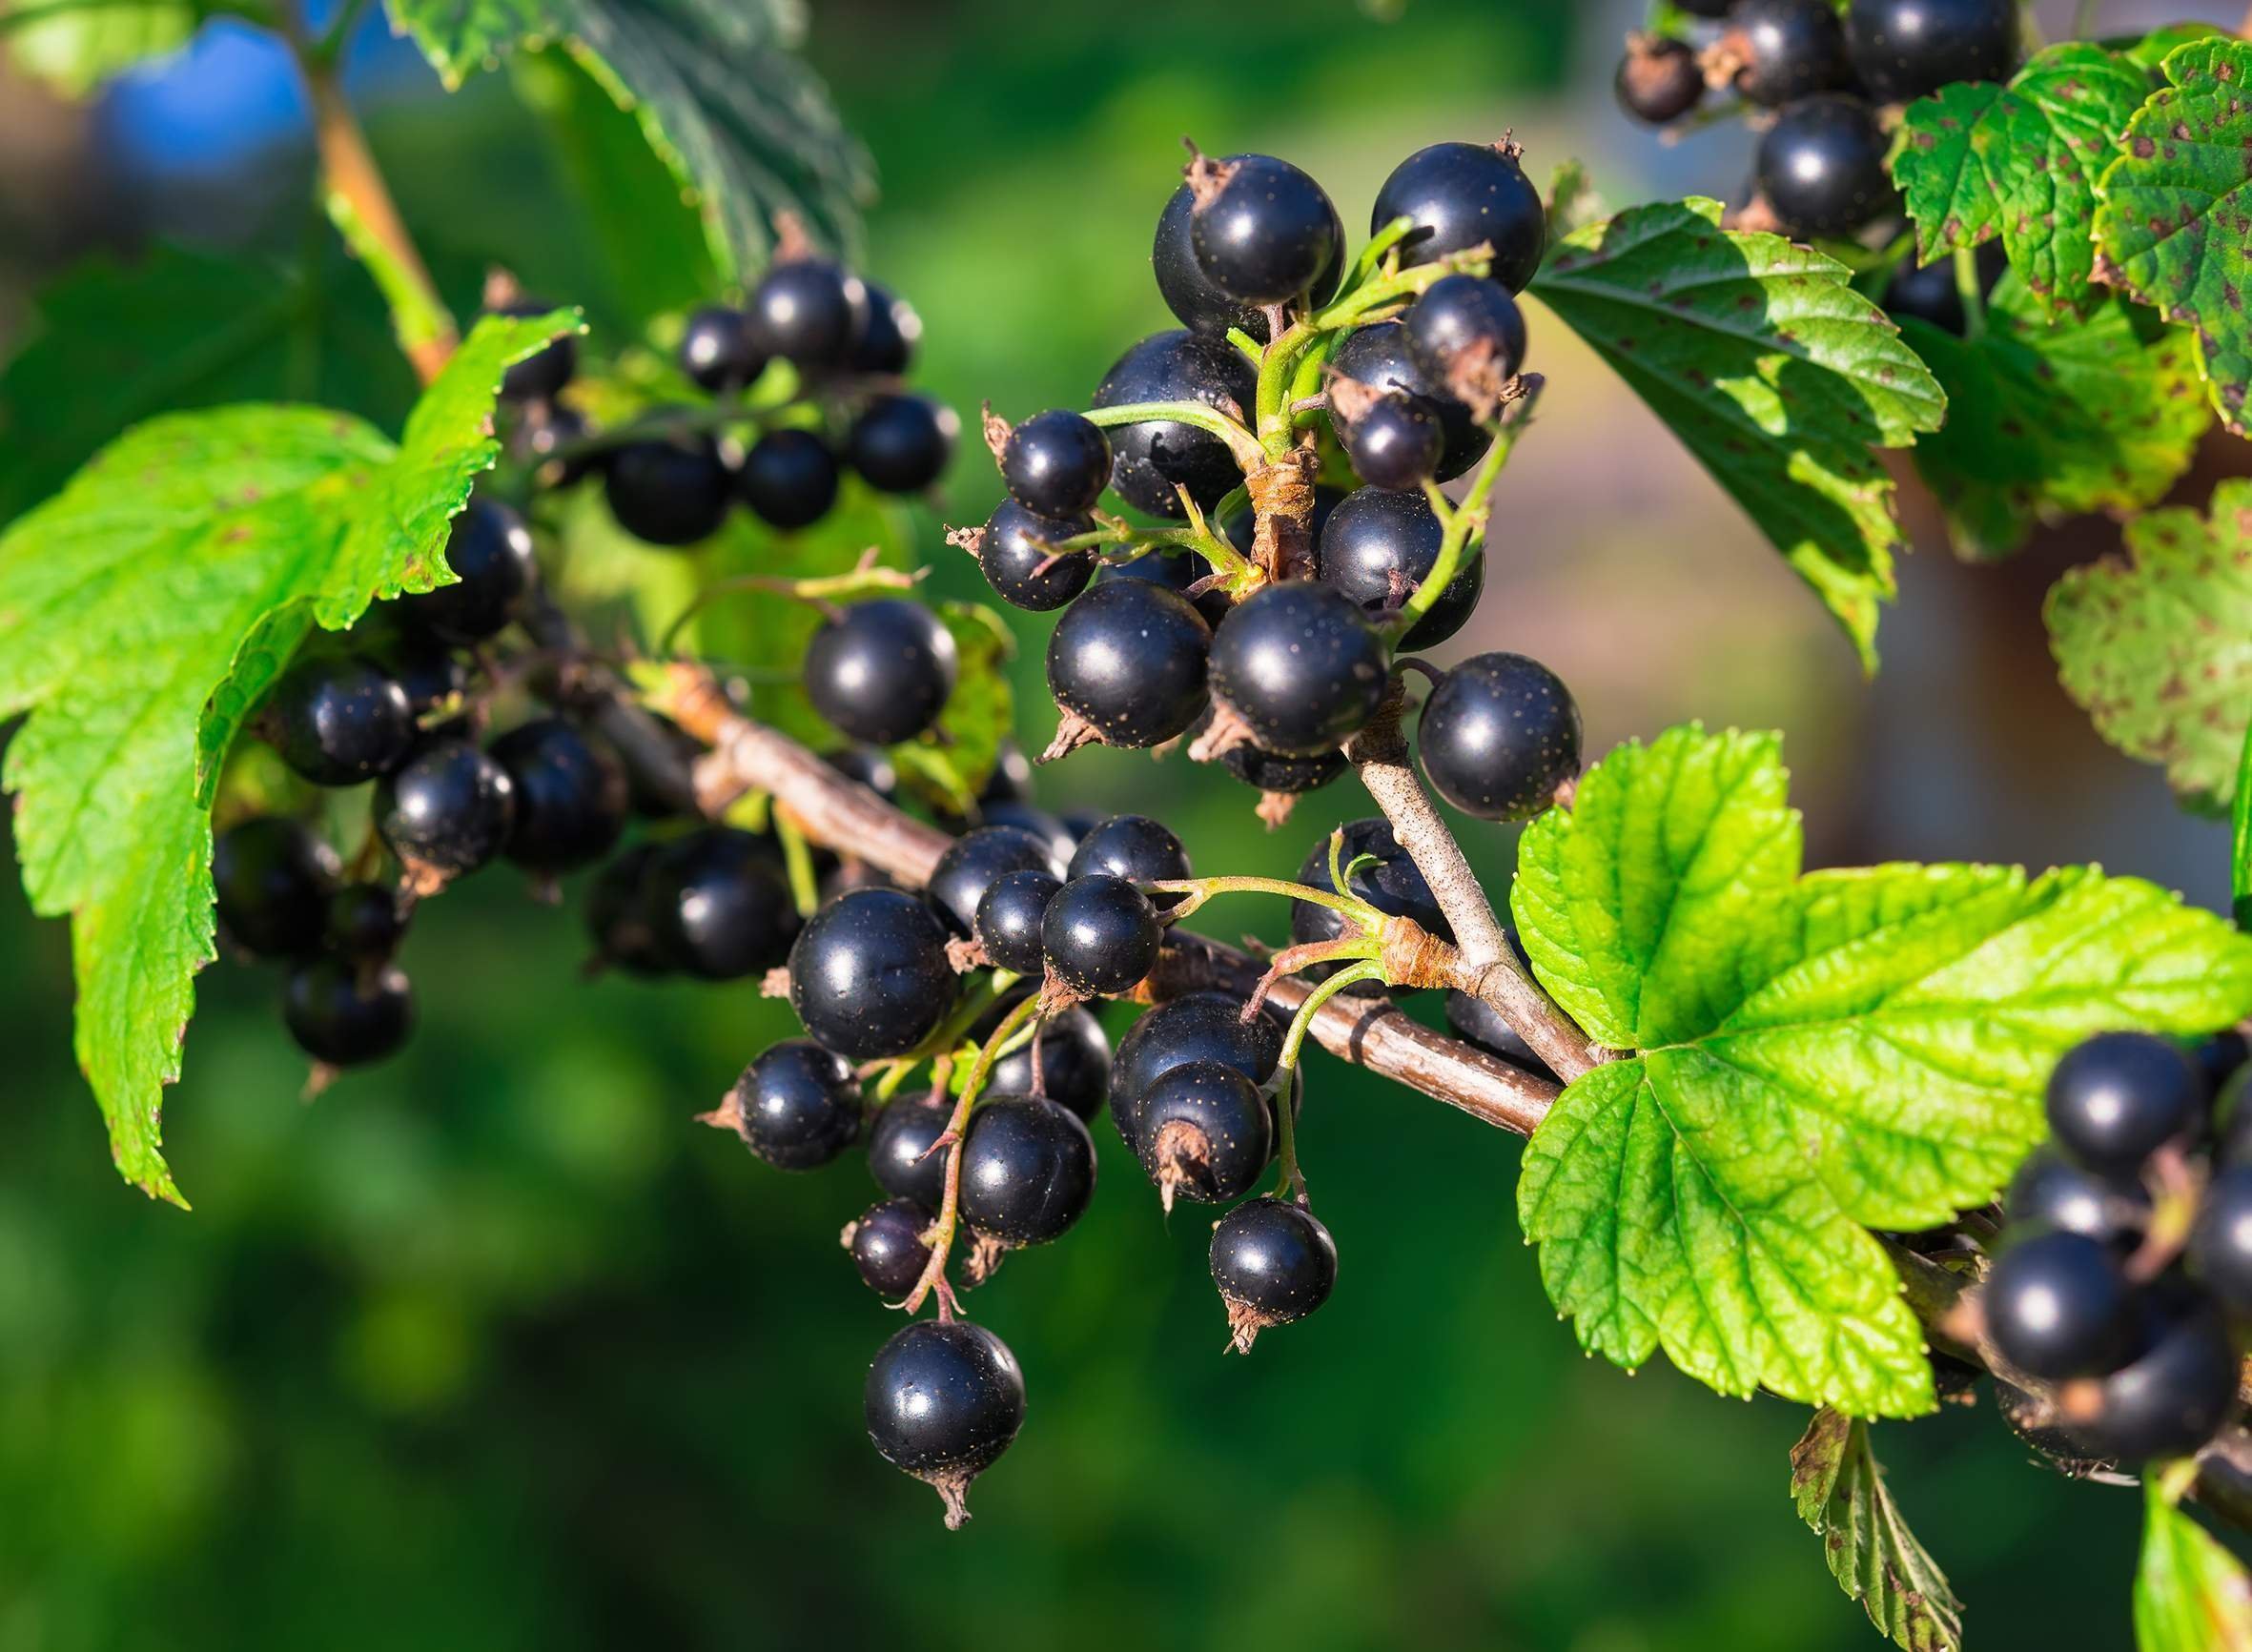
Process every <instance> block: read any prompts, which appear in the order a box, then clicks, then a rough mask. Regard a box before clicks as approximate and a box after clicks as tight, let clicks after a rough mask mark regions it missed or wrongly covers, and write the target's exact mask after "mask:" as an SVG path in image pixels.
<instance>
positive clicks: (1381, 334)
mask: <svg viewBox="0 0 2252 1652" xmlns="http://www.w3.org/2000/svg"><path fill="white" fill-rule="evenodd" d="M1329 364H1330V366H1331V367H1333V368H1335V369H1336V370H1337V372H1338V374H1339V376H1340V377H1345V378H1350V379H1352V380H1354V381H1355V382H1356V383H1360V384H1365V385H1367V386H1368V387H1369V388H1370V389H1371V390H1383V391H1391V392H1395V393H1397V394H1399V395H1402V396H1407V397H1412V398H1415V399H1416V400H1418V401H1420V402H1422V403H1423V405H1424V406H1425V407H1427V408H1429V409H1430V410H1431V412H1432V413H1433V414H1435V415H1436V416H1437V417H1438V419H1439V429H1440V433H1441V435H1442V436H1443V437H1444V438H1445V446H1444V447H1443V449H1442V450H1441V452H1440V455H1439V468H1438V470H1437V471H1436V472H1435V473H1434V474H1435V476H1436V477H1437V479H1439V480H1440V481H1451V480H1452V479H1454V478H1456V477H1458V476H1461V475H1462V474H1463V473H1464V471H1466V470H1468V469H1469V468H1470V467H1471V466H1472V465H1474V464H1476V463H1477V462H1478V461H1479V460H1480V459H1484V457H1485V450H1486V449H1487V448H1488V447H1490V446H1491V445H1492V444H1493V438H1492V437H1490V436H1488V435H1487V434H1486V433H1485V432H1484V430H1482V429H1480V428H1479V425H1478V420H1477V419H1476V418H1474V417H1472V415H1471V413H1470V410H1469V408H1467V407H1466V406H1464V404H1463V403H1462V402H1460V401H1458V400H1456V399H1455V398H1453V397H1451V396H1449V395H1447V393H1446V389H1445V386H1444V384H1443V382H1441V381H1440V380H1437V379H1434V378H1432V377H1430V376H1429V375H1428V374H1426V373H1424V371H1423V369H1422V368H1421V367H1419V366H1417V365H1416V360H1415V357H1413V356H1411V355H1409V354H1408V350H1407V329H1406V328H1404V327H1402V325H1401V324H1400V323H1399V322H1397V321H1379V322H1377V323H1376V324H1375V325H1374V326H1373V327H1362V328H1360V329H1359V330H1357V331H1356V332H1354V333H1352V334H1350V335H1349V336H1348V337H1346V339H1345V341H1344V342H1343V343H1342V344H1341V345H1339V346H1338V349H1337V354H1336V355H1334V356H1332V357H1330V358H1329ZM1329 422H1330V424H1331V426H1332V427H1333V428H1334V429H1335V430H1336V431H1337V437H1338V440H1339V441H1340V442H1341V443H1346V444H1349V443H1350V441H1351V438H1352V421H1351V419H1350V418H1349V417H1347V416H1345V415H1344V414H1343V413H1342V412H1341V409H1339V408H1338V407H1337V406H1336V405H1335V404H1334V402H1333V403H1332V405H1331V407H1330V410H1329ZM1315 516H1316V520H1315V523H1314V535H1315V537H1316V538H1317V539H1319V538H1320V535H1321V532H1322V523H1321V520H1320V517H1321V508H1320V502H1319V497H1318V496H1317V502H1316V504H1315Z"/></svg>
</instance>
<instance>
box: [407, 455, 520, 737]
mask: <svg viewBox="0 0 2252 1652" xmlns="http://www.w3.org/2000/svg"><path fill="white" fill-rule="evenodd" d="M445 563H446V566H447V567H449V568H451V569H452V570H453V571H454V575H455V579H454V582H453V583H452V584H450V585H440V586H439V587H438V588H437V589H436V590H432V591H423V592H421V593H420V594H419V595H416V596H412V597H408V598H406V599H405V600H404V602H403V603H402V604H401V611H402V612H403V614H404V615H405V617H406V618H407V619H408V620H410V621H412V622H414V624H416V625H418V626H420V628H421V629H422V630H423V631H426V632H427V633H429V634H430V635H431V636H432V637H435V638H437V639H438V640H439V641H440V642H449V643H452V644H454V645H456V646H461V645H462V644H466V643H470V642H483V641H484V640H485V639H486V638H487V637H490V636H492V635H493V634H494V633H495V632H496V631H499V630H500V629H501V628H502V626H504V625H506V624H507V623H508V622H509V621H511V620H513V619H514V618H515V617H516V612H517V609H518V608H519V607H520V606H522V602H523V600H524V598H525V597H526V596H527V595H528V594H529V593H530V591H531V589H532V587H533V586H534V585H536V584H538V583H539V582H540V562H539V559H538V556H537V555H536V554H535V552H534V550H533V546H532V530H531V529H530V528H529V527H527V526H525V524H524V520H523V518H522V517H521V516H518V515H517V514H516V512H514V511H512V510H510V509H509V508H508V507H507V506H506V505H504V504H500V503H497V502H496V501H494V500H487V499H473V500H470V501H469V507H468V508H467V509H466V510H464V511H463V512H462V513H461V515H460V516H458V517H456V518H455V519H454V525H453V527H452V528H451V529H450V530H448V532H447V535H446V541H445ZM418 709H426V708H420V707H419V708H418Z"/></svg>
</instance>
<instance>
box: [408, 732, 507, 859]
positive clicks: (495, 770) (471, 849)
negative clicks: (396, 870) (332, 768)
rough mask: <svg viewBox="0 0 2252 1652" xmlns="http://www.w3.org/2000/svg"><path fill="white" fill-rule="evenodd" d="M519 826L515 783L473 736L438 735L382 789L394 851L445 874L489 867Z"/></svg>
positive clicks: (409, 760)
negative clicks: (472, 740)
mask: <svg viewBox="0 0 2252 1652" xmlns="http://www.w3.org/2000/svg"><path fill="white" fill-rule="evenodd" d="M515 825H516V785H515V783H514V782H512V781H511V780H510V779H509V778H508V771H507V770H506V769H504V768H502V766H501V765H500V764H498V763H496V762H495V761H494V760H493V759H492V757H490V756H489V755H488V754H486V753H485V752H482V751H480V750H479V749H478V748H477V747H476V746H475V745H473V744H470V743H469V742H468V741H466V740H436V741H432V742H431V743H430V744H427V745H425V746H423V747H422V748H421V750H420V751H418V752H417V753H416V754H415V755H414V756H413V757H412V758H410V759H408V761H407V763H406V764H405V765H404V766H403V767H400V768H399V769H396V770H394V771H393V772H392V773H390V774H388V775H386V776H384V777H383V780H382V783H381V784H380V785H378V786H377V788H376V829H377V830H378V831H379V832H380V833H381V834H382V837H383V841H384V842H385V843H386V844H388V845H390V846H391V852H392V853H393V854H395V855H397V856H398V857H399V860H400V861H402V862H404V863H406V864H407V865H409V866H410V867H424V868H427V869H428V870H430V871H432V872H435V873H437V874H438V875H439V876H440V877H441V878H452V877H459V876H461V874H462V873H464V872H473V871H475V870H477V868H478V867H481V866H483V865H484V864H485V863H486V862H487V861H489V860H491V859H492V858H493V857H494V856H495V855H497V854H499V853H500V852H501V850H502V846H505V845H506V844H507V842H508V834H509V832H510V831H511V830H512V829H513V828H514V826H515Z"/></svg>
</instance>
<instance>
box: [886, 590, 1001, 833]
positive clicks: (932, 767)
mask: <svg viewBox="0 0 2252 1652" xmlns="http://www.w3.org/2000/svg"><path fill="white" fill-rule="evenodd" d="M938 617H939V618H940V619H941V620H943V621H944V622H946V628H947V630H948V631H949V632H950V633H952V636H953V640H954V652H955V655H956V657H957V659H958V661H959V670H958V671H957V673H956V675H955V678H954V689H953V692H952V694H950V695H948V696H947V700H946V709H945V710H944V711H943V712H941V713H940V714H939V717H938V727H937V729H936V731H935V735H934V736H932V735H926V736H924V737H923V738H922V739H920V740H915V741H911V742H909V743H908V744H905V745H895V746H893V747H891V761H892V762H893V764H894V765H897V767H898V769H899V772H900V775H901V777H902V778H903V779H905V780H907V781H908V782H909V783H910V784H911V785H914V787H915V789H916V790H918V791H920V792H922V793H923V794H924V795H925V796H926V797H928V798H929V799H930V800H931V801H932V803H933V804H935V805H936V806H938V807H940V808H943V809H946V810H948V811H949V812H951V813H953V814H956V815H969V814H972V813H973V812H974V811H975V809H976V807H977V794H978V793H979V792H981V791H983V790H984V789H985V783H986V782H987V781H989V780H991V779H992V778H993V765H994V764H995V763H996V762H998V761H999V759H1000V755H1001V746H1002V744H1003V743H1004V742H1006V741H1007V740H1008V738H1009V735H1010V731H1011V730H1012V729H1013V727H1014V726H1015V722H1016V704H1015V695H1014V694H1013V691H1012V690H1011V688H1010V686H1009V675H1008V671H1007V669H1006V667H1007V665H1008V663H1009V661H1010V658H1011V656H1013V654H1014V653H1015V652H1016V643H1015V641H1014V640H1013V638H1012V637H1011V635H1010V633H1009V627H1008V625H1007V623H1006V622H1004V621H1003V620H1002V619H1001V617H1000V616H999V615H998V614H995V613H994V612H993V610H992V609H991V608H987V607H984V606H982V605H981V604H979V603H976V602H941V603H939V604H938Z"/></svg>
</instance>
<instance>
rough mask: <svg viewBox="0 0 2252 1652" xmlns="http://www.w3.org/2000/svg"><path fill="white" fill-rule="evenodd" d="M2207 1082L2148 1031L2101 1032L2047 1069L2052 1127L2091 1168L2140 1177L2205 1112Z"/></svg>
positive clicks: (2068, 1149) (2068, 1148) (2061, 1143)
mask: <svg viewBox="0 0 2252 1652" xmlns="http://www.w3.org/2000/svg"><path fill="white" fill-rule="evenodd" d="M2205 1102H2206V1095H2205V1082H2204V1079H2203V1078H2202V1077H2201V1075H2200V1073H2199V1072H2198V1070H2197V1068H2196V1067H2195V1066H2194V1065H2192V1063H2191V1062H2190V1059H2189V1057H2188V1056H2186V1055H2184V1054H2182V1052H2181V1051H2180V1050H2179V1049H2177V1048H2176V1047H2175V1046H2174V1045H2172V1044H2169V1043H2168V1042H2167V1041H2166V1040H2165V1039H2163V1038H2159V1037H2156V1036H2154V1035H2152V1034H2150V1033H2147V1032H2099V1033H2098V1034H2097V1035H2096V1036H2095V1037H2093V1038H2091V1039H2088V1040H2087V1041H2086V1042H2085V1043H2083V1044H2079V1045H2078V1046H2076V1047H2075V1048H2073V1049H2072V1050H2068V1051H2066V1052H2065V1055H2064V1058H2063V1059H2062V1060H2060V1061H2058V1063H2057V1067H2056V1071H2053V1072H2051V1073H2050V1074H2049V1132H2050V1133H2051V1134H2052V1135H2054V1136H2055V1137H2056V1138H2057V1145H2058V1146H2059V1147H2061V1148H2062V1149H2063V1150H2064V1151H2065V1152H2068V1153H2070V1154H2071V1155H2072V1156H2073V1157H2074V1158H2075V1159H2077V1160H2078V1162H2079V1163H2080V1164H2082V1165H2085V1166H2086V1167H2087V1168H2088V1169H2090V1170H2092V1171H2099V1172H2103V1173H2108V1174H2111V1175H2119V1176H2134V1175H2137V1174H2139V1173H2140V1171H2141V1168H2142V1164H2143V1161H2144V1160H2145V1159H2147V1158H2149V1157H2150V1155H2151V1154H2152V1153H2154V1152H2157V1151H2158V1150H2159V1149H2160V1148H2161V1147H2164V1146H2165V1145H2166V1144H2167V1143H2169V1142H2176V1141H2180V1140H2183V1139H2185V1138H2186V1137H2187V1136H2188V1135H2189V1134H2190V1132H2192V1131H2194V1130H2196V1129H2197V1127H2198V1125H2199V1124H2200V1122H2201V1118H2202V1116H2203V1113H2204V1111H2205Z"/></svg>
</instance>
